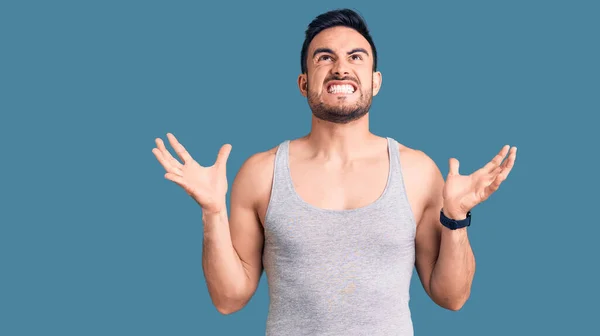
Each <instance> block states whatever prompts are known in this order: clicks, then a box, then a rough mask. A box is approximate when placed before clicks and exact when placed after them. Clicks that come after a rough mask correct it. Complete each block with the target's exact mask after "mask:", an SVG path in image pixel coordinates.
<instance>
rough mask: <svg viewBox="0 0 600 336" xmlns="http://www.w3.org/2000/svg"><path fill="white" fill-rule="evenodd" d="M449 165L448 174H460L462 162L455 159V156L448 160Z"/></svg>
mask: <svg viewBox="0 0 600 336" xmlns="http://www.w3.org/2000/svg"><path fill="white" fill-rule="evenodd" d="M448 167H449V169H448V170H449V171H448V174H449V175H458V174H459V171H458V170H459V168H460V162H459V161H458V160H457V159H455V158H450V159H449V160H448Z"/></svg>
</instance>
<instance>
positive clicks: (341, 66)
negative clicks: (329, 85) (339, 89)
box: [331, 59, 350, 77]
mask: <svg viewBox="0 0 600 336" xmlns="http://www.w3.org/2000/svg"><path fill="white" fill-rule="evenodd" d="M331 72H332V73H333V74H335V75H336V76H340V77H342V76H345V75H348V74H350V72H349V68H348V64H347V63H346V61H345V60H343V59H340V60H338V61H337V62H335V65H334V66H333V68H332V69H331Z"/></svg>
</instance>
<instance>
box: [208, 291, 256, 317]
mask: <svg viewBox="0 0 600 336" xmlns="http://www.w3.org/2000/svg"><path fill="white" fill-rule="evenodd" d="M247 302H248V300H247V299H246V297H245V296H243V295H235V296H233V295H224V296H222V297H220V298H219V299H218V300H215V299H213V305H214V306H215V308H216V309H217V311H218V312H219V313H221V314H223V315H231V314H233V313H235V312H238V311H240V310H241V309H242V308H244V306H245V305H246V303H247Z"/></svg>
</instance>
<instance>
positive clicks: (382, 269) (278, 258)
mask: <svg viewBox="0 0 600 336" xmlns="http://www.w3.org/2000/svg"><path fill="white" fill-rule="evenodd" d="M387 140H388V152H389V158H390V160H389V162H390V169H389V174H388V181H387V185H386V187H385V190H384V191H383V193H382V194H381V196H380V197H379V198H378V199H377V200H376V201H374V202H373V203H371V204H369V205H367V206H364V207H361V208H357V209H351V210H329V209H321V208H318V207H316V206H313V205H311V204H308V203H307V202H305V201H304V200H302V199H301V198H300V196H299V195H298V194H297V193H296V191H295V189H294V186H293V183H292V180H291V175H290V170H289V140H286V141H284V142H282V143H281V144H280V145H279V147H278V148H277V153H276V157H275V167H274V177H273V186H272V192H271V199H270V201H269V206H268V209H267V214H266V220H265V225H264V226H265V247H264V253H263V265H264V268H265V272H266V275H267V281H268V287H269V295H270V304H269V314H268V318H267V325H266V334H267V335H268V336H296V335H311V336H320V335H342V336H353V335H369V336H377V335H400V336H413V325H412V320H411V314H410V309H409V287H410V282H411V277H412V274H413V268H414V261H415V250H414V238H415V228H416V225H415V220H414V216H413V213H412V210H411V208H410V205H409V203H408V198H407V196H406V190H405V186H404V180H403V177H402V171H401V169H400V165H401V162H400V155H399V153H398V143H397V142H396V141H395V140H394V139H392V138H387Z"/></svg>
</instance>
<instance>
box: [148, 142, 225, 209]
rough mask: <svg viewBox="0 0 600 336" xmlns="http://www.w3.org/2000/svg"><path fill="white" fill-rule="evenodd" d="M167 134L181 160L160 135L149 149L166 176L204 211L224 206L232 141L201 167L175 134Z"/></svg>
mask: <svg viewBox="0 0 600 336" xmlns="http://www.w3.org/2000/svg"><path fill="white" fill-rule="evenodd" d="M167 137H168V138H169V142H170V143H171V146H172V147H173V149H174V150H175V152H176V153H177V155H178V156H179V158H180V159H181V160H182V162H183V163H181V162H179V161H178V160H177V159H175V158H174V157H173V156H172V155H171V154H170V153H169V151H168V150H167V149H166V147H165V145H164V143H163V141H162V140H161V139H160V138H159V139H156V145H157V147H158V148H154V149H152V152H153V153H154V155H155V156H156V158H157V159H158V161H159V162H160V163H161V165H162V166H163V167H164V168H165V170H166V174H165V178H166V179H168V180H171V181H173V182H175V183H176V184H178V185H179V186H181V187H182V188H183V189H184V190H185V191H186V192H187V193H188V194H189V195H190V196H191V197H192V198H194V199H195V200H196V202H198V204H199V205H200V206H201V207H202V209H203V210H204V211H207V212H219V211H221V210H223V208H224V206H225V195H226V194H227V187H228V184H227V175H226V163H227V159H228V157H229V153H230V152H231V145H224V146H223V147H221V150H220V151H219V154H218V156H217V160H216V161H215V163H214V164H213V165H212V166H210V167H203V166H201V165H200V164H198V163H197V162H196V161H195V160H194V159H193V158H192V157H191V155H190V154H189V153H188V152H187V150H186V149H185V147H184V146H183V145H182V144H180V143H179V142H178V141H177V139H176V138H175V136H173V135H172V134H170V133H169V134H167Z"/></svg>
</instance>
